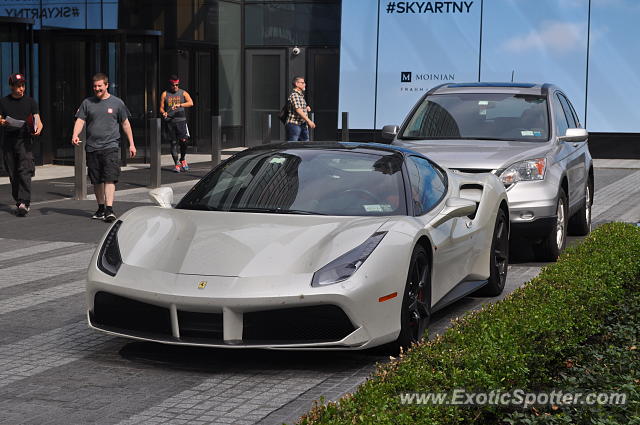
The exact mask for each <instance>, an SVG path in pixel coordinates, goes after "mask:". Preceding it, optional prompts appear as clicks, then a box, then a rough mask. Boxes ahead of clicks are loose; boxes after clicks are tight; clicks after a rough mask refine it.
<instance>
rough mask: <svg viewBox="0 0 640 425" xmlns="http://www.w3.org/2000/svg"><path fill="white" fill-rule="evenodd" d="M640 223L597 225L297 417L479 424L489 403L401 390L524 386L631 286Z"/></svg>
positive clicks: (639, 264) (636, 275)
mask: <svg viewBox="0 0 640 425" xmlns="http://www.w3.org/2000/svg"><path fill="white" fill-rule="evenodd" d="M639 280H640V228H638V227H636V226H634V225H629V224H621V223H612V224H606V225H603V226H601V227H600V228H598V229H597V230H595V231H594V232H592V233H591V235H590V236H589V237H588V238H587V239H585V241H584V242H583V243H581V244H579V245H577V246H575V247H571V248H568V249H567V250H566V251H565V253H564V254H563V255H562V256H561V258H560V259H559V261H558V262H557V263H555V264H552V265H550V266H548V267H545V268H544V269H543V270H542V272H541V273H540V275H539V276H538V277H536V278H534V279H532V280H531V282H529V283H527V284H526V285H524V286H523V287H522V288H519V289H517V290H516V291H514V292H513V293H512V294H510V295H509V296H508V297H506V298H505V299H504V300H503V301H500V302H497V303H495V304H490V305H487V306H485V307H484V308H482V309H481V310H479V311H475V312H471V313H469V314H467V315H466V316H465V317H463V318H462V319H460V320H458V321H457V323H455V324H454V325H453V326H452V327H451V328H450V329H448V330H447V331H446V332H445V333H444V334H443V335H441V336H439V337H437V338H435V339H434V340H432V341H429V342H424V343H421V344H418V345H416V346H414V347H413V348H412V349H411V350H409V351H408V352H407V353H405V354H401V355H400V356H399V358H398V359H394V360H392V361H391V362H389V363H385V364H381V365H378V368H377V371H376V372H375V374H374V375H373V376H372V377H371V378H370V379H369V380H368V381H367V382H365V383H364V384H363V385H362V386H361V387H360V388H359V389H358V391H357V392H356V393H355V394H353V395H347V396H345V397H343V398H342V399H341V400H340V401H339V402H338V403H337V404H336V403H329V404H328V405H326V406H324V405H323V406H317V407H315V408H314V409H312V410H311V411H310V412H309V413H308V414H307V415H306V416H304V417H303V418H301V420H300V423H302V424H336V423H349V424H351V423H354V424H355V423H371V424H415V423H423V424H430V423H433V424H458V423H485V422H486V421H488V420H490V419H491V418H493V417H495V415H497V414H499V413H500V411H499V408H498V407H496V406H484V407H482V406H473V407H461V406H452V405H433V404H432V405H403V404H401V403H400V398H399V394H400V393H405V392H450V391H452V390H454V389H459V388H464V389H466V390H468V391H474V390H476V391H477V390H481V391H490V390H504V391H507V390H512V389H515V388H523V389H526V388H531V387H532V386H534V385H540V384H541V383H545V380H548V378H547V376H548V374H549V371H550V370H553V369H554V368H555V367H556V366H557V364H558V362H559V361H560V360H561V359H563V358H564V357H565V353H567V352H570V351H571V350H574V349H575V348H576V347H578V346H579V344H581V343H583V342H584V341H585V340H586V339H587V338H588V337H589V336H591V335H594V334H596V333H597V332H598V330H599V328H600V327H601V326H602V324H603V323H604V319H605V317H606V316H607V314H608V313H610V312H611V311H613V310H614V309H615V307H616V305H617V304H618V303H619V301H620V300H621V299H622V298H623V297H625V296H627V295H628V294H630V293H634V292H635V291H637V289H638V282H639Z"/></svg>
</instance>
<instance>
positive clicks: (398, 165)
mask: <svg viewBox="0 0 640 425" xmlns="http://www.w3.org/2000/svg"><path fill="white" fill-rule="evenodd" d="M402 161H403V158H402V156H401V155H400V154H395V153H392V152H377V151H373V150H372V151H367V152H362V151H360V152H355V151H353V150H347V149H303V148H292V149H270V150H256V151H252V152H248V153H244V154H240V155H238V156H237V157H235V158H232V159H230V160H229V161H228V162H226V163H225V164H223V165H222V166H221V167H219V168H218V169H216V170H215V171H214V172H212V173H209V174H208V175H207V176H205V177H204V178H203V179H202V180H201V181H200V182H199V183H198V184H197V185H196V186H195V187H194V188H193V189H192V190H191V191H190V192H189V193H188V194H187V195H186V196H185V197H184V198H183V199H182V201H180V203H179V204H178V206H177V208H182V209H197V210H209V211H239V212H258V213H260V212H266V213H276V214H322V215H405V214H406V208H407V207H406V203H405V191H404V183H403V178H402V171H401V170H402Z"/></svg>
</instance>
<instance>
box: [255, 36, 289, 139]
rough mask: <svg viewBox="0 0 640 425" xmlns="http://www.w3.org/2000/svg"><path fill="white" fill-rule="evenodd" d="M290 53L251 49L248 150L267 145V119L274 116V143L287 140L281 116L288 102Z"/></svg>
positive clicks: (272, 123) (272, 130)
mask: <svg viewBox="0 0 640 425" xmlns="http://www.w3.org/2000/svg"><path fill="white" fill-rule="evenodd" d="M286 75H287V74H286V50H285V49H278V50H275V49H274V50H268V49H247V50H246V83H245V84H246V87H245V99H246V100H245V105H246V109H245V110H246V113H245V123H246V127H245V128H246V133H245V134H246V136H245V146H248V147H251V146H257V145H260V144H262V143H263V141H264V139H265V137H266V134H265V129H266V122H267V115H268V114H272V117H273V118H272V122H271V141H278V140H284V134H283V133H284V132H283V131H281V127H282V126H281V125H280V121H278V112H279V111H280V108H282V105H283V104H284V102H285V93H286V89H287V85H286V81H285V80H286V77H285V76H286Z"/></svg>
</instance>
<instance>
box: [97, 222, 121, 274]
mask: <svg viewBox="0 0 640 425" xmlns="http://www.w3.org/2000/svg"><path fill="white" fill-rule="evenodd" d="M121 224H122V221H120V220H118V221H116V222H115V224H114V225H113V227H111V230H109V233H108V234H107V237H106V238H105V239H104V243H103V244H102V248H100V254H99V255H98V268H99V269H100V270H102V271H103V272H105V273H106V274H108V275H110V276H115V275H116V273H118V269H119V268H120V265H122V257H120V247H119V246H118V229H120V225H121Z"/></svg>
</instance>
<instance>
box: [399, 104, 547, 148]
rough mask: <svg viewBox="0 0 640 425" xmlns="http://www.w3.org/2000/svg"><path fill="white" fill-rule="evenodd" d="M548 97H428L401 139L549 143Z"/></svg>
mask: <svg viewBox="0 0 640 425" xmlns="http://www.w3.org/2000/svg"><path fill="white" fill-rule="evenodd" d="M548 138H549V120H548V114H547V101H546V99H545V97H544V96H537V95H523V94H511V93H493V94H482V93H457V94H454V93H452V94H439V95H432V96H428V97H426V98H425V99H424V101H423V102H422V104H420V106H419V107H418V108H417V109H416V110H415V112H414V114H413V116H412V117H411V119H410V120H409V123H408V125H407V127H406V128H405V129H404V131H403V133H402V134H401V135H400V139H405V140H407V139H408V140H411V139H480V140H488V139H489V140H522V141H546V140H548Z"/></svg>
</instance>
